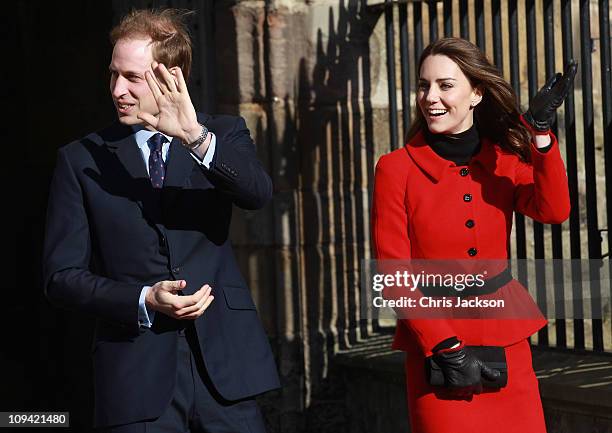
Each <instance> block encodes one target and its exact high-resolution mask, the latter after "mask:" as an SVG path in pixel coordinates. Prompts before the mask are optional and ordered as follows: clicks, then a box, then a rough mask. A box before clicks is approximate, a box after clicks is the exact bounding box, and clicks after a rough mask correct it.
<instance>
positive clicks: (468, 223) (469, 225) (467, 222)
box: [465, 220, 474, 229]
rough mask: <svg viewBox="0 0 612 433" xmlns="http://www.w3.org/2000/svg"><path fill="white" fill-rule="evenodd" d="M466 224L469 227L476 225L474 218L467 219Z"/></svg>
mask: <svg viewBox="0 0 612 433" xmlns="http://www.w3.org/2000/svg"><path fill="white" fill-rule="evenodd" d="M465 226H466V227H467V228H468V229H471V228H472V227H474V220H467V221H466V222H465Z"/></svg>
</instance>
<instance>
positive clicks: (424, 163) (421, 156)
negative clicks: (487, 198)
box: [406, 131, 497, 182]
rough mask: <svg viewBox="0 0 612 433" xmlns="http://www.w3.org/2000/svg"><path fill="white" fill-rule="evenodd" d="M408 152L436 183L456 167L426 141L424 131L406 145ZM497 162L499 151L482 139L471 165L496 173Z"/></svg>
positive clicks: (484, 138) (485, 139) (488, 141)
mask: <svg viewBox="0 0 612 433" xmlns="http://www.w3.org/2000/svg"><path fill="white" fill-rule="evenodd" d="M406 151H407V152H408V154H409V155H410V157H411V158H412V160H413V161H414V162H415V163H416V165H418V166H419V167H420V168H421V170H423V171H424V172H425V173H426V174H427V175H429V176H430V177H431V178H433V180H434V181H435V182H438V181H439V180H440V179H441V178H442V176H443V175H444V172H445V171H447V170H448V168H449V167H455V165H456V164H455V163H453V162H451V161H449V160H447V159H444V158H442V157H441V156H439V155H438V154H436V152H434V151H433V150H432V148H431V147H429V145H428V144H427V142H426V141H425V137H424V135H423V132H422V131H419V132H418V133H417V134H416V135H415V136H414V137H413V138H412V139H411V140H410V141H409V142H408V143H406ZM496 161H497V151H496V149H495V145H494V144H493V143H491V142H490V140H488V139H487V138H486V137H481V146H480V151H479V152H478V153H477V154H475V155H474V156H473V157H472V159H471V161H470V164H472V163H474V164H480V165H482V166H483V168H485V169H487V170H489V171H491V172H494V171H495V167H496V165H497V164H496Z"/></svg>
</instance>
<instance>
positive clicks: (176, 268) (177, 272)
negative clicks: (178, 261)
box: [172, 266, 181, 274]
mask: <svg viewBox="0 0 612 433" xmlns="http://www.w3.org/2000/svg"><path fill="white" fill-rule="evenodd" d="M172 273H173V274H180V273H181V268H179V267H178V266H175V267H174V268H172Z"/></svg>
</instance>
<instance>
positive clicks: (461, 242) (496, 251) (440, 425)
mask: <svg viewBox="0 0 612 433" xmlns="http://www.w3.org/2000/svg"><path fill="white" fill-rule="evenodd" d="M551 139H552V147H551V149H550V150H549V151H548V152H546V153H542V152H539V151H538V150H537V149H536V148H535V146H534V145H533V144H532V152H531V153H532V161H531V162H530V163H524V162H522V161H520V160H519V158H518V156H517V155H515V154H513V153H510V152H508V151H505V150H503V149H502V148H501V147H500V146H499V145H497V144H494V143H491V142H490V141H488V140H486V139H482V142H481V149H480V151H479V152H478V154H476V155H474V156H473V157H472V159H471V161H470V163H469V165H468V166H467V167H464V168H462V167H457V166H456V165H455V164H454V163H453V162H450V161H448V160H445V159H443V158H441V157H440V156H438V155H437V154H436V153H435V152H434V151H433V150H432V149H431V148H430V147H429V146H428V145H427V144H426V142H425V140H424V137H423V134H422V133H419V134H417V135H416V136H415V137H414V138H413V139H412V140H411V141H410V142H409V143H408V144H406V146H405V147H403V148H402V149H398V150H396V151H393V152H391V153H389V154H387V155H384V156H383V157H381V158H380V160H379V161H378V164H377V166H376V175H375V181H374V206H373V211H372V238H373V242H374V250H375V256H376V258H377V259H378V260H383V259H466V260H470V259H473V260H478V259H506V258H507V251H508V245H509V237H510V231H511V228H512V216H513V212H514V211H517V212H520V213H522V214H524V215H526V216H529V217H531V218H533V219H534V220H537V221H540V222H542V223H549V224H554V223H561V222H563V221H564V220H566V219H567V218H568V216H569V212H570V202H569V191H568V184H567V176H566V172H565V167H564V165H563V161H562V159H561V154H560V152H559V146H558V143H557V140H556V138H555V137H554V136H553V135H552V134H551ZM466 168H467V170H466ZM468 221H470V222H468ZM511 285H519V283H518V282H516V281H512V282H510V283H508V285H507V286H511ZM503 289H504V288H501V289H500V290H503ZM523 290H524V289H523ZM545 324H546V320H545V319H544V318H534V319H529V320H528V319H524V320H520V319H512V320H510V319H504V320H500V319H497V320H494V319H480V320H469V319H435V320H428V319H409V320H400V321H398V326H397V329H396V334H395V341H394V345H393V347H394V348H396V349H401V350H404V351H406V352H407V361H406V372H407V382H408V401H409V409H410V417H411V424H412V429H413V430H412V431H413V433H423V432H427V433H429V432H435V433H443V432H446V431H449V432H450V431H452V432H456V431H470V432H471V433H477V432H481V431H482V432H484V431H487V432H488V431H490V430H492V429H493V426H494V429H495V431H496V432H500V433H504V432H519V431H520V432H525V431H529V432H532V433H535V432H545V426H544V421H543V415H542V409H541V402H540V398H539V394H538V388H537V380H536V378H535V375H534V373H533V368H532V366H531V352H530V348H529V345H528V344H527V341H526V338H527V337H528V336H529V335H531V334H533V333H534V332H536V331H537V330H538V329H540V328H541V327H543V326H544V325H545ZM453 336H457V337H459V339H461V340H463V341H464V342H465V344H467V345H495V346H505V347H506V357H507V362H508V385H507V386H506V387H505V388H503V389H501V390H500V391H495V392H485V393H482V394H479V395H474V396H473V398H472V399H471V400H470V401H465V400H450V399H444V398H441V397H439V396H438V395H437V394H438V393H437V391H439V390H436V389H435V388H433V387H431V386H430V385H429V384H427V383H426V381H425V378H424V373H423V371H424V369H423V363H424V358H425V357H426V356H429V355H431V349H432V348H433V347H434V346H435V345H436V344H438V343H439V342H441V341H443V340H445V339H446V338H449V337H453ZM504 416H507V418H506V421H504V420H503V417H504ZM462 429H463V430H462ZM466 429H467V430H466Z"/></svg>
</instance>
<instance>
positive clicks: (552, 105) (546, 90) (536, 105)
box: [523, 60, 578, 132]
mask: <svg viewBox="0 0 612 433" xmlns="http://www.w3.org/2000/svg"><path fill="white" fill-rule="evenodd" d="M577 70H578V64H577V63H576V62H575V61H574V60H570V61H569V64H568V65H567V66H566V67H565V73H564V74H561V73H560V72H557V73H556V74H555V75H553V76H552V77H550V78H549V79H548V81H547V82H546V84H545V85H544V87H542V88H541V89H540V90H539V91H538V93H536V95H535V96H534V97H533V98H532V99H531V101H529V109H528V110H527V112H526V113H524V114H523V119H525V121H526V122H527V123H529V125H530V126H531V127H532V128H533V129H534V130H536V131H538V132H545V131H548V130H549V129H550V126H551V125H552V123H553V119H554V116H555V111H556V110H557V108H559V106H560V105H561V104H562V103H563V101H564V100H565V98H567V95H568V94H569V92H570V91H571V89H572V84H573V83H574V77H575V76H576V71H577Z"/></svg>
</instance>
